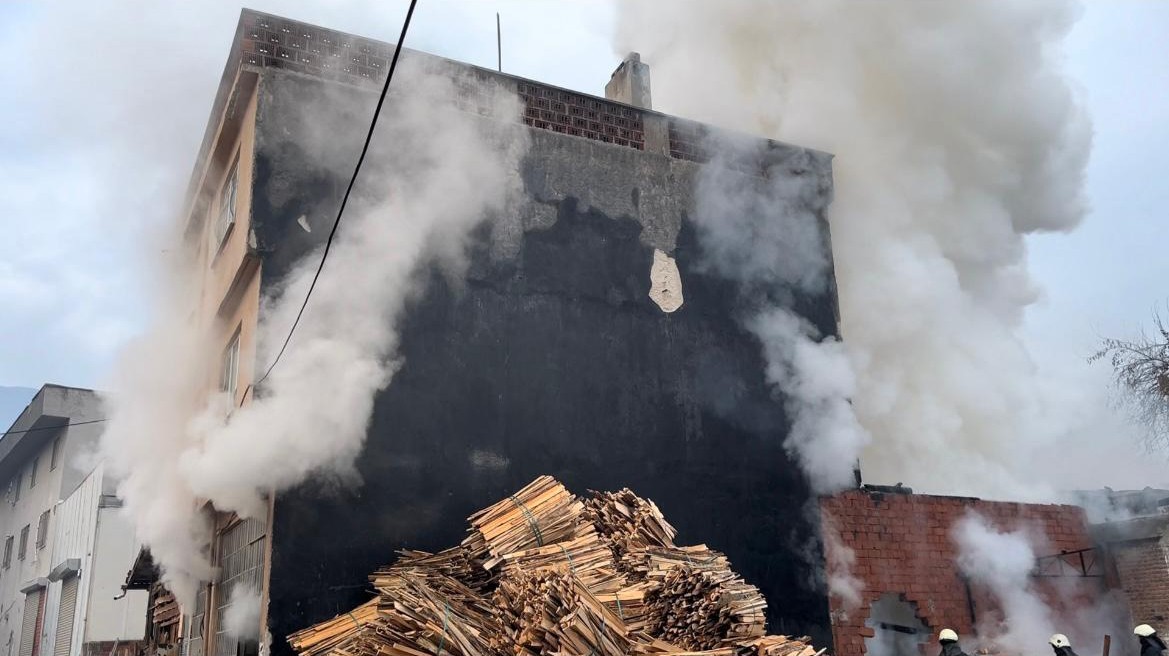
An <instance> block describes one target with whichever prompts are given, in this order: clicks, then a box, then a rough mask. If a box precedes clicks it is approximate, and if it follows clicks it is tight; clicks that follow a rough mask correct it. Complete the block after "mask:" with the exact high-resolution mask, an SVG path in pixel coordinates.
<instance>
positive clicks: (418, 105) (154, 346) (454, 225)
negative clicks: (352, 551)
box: [102, 57, 526, 601]
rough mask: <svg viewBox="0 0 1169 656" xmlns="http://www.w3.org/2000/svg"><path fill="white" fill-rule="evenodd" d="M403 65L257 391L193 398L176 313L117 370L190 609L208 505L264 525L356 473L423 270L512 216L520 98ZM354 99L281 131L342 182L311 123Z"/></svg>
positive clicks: (136, 499) (110, 441)
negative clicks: (304, 488) (296, 490)
mask: <svg viewBox="0 0 1169 656" xmlns="http://www.w3.org/2000/svg"><path fill="white" fill-rule="evenodd" d="M403 62H404V63H403V66H402V67H401V68H400V69H399V72H398V74H397V75H396V76H395V80H394V87H393V89H392V91H391V94H390V98H389V99H388V101H387V105H386V108H385V109H384V110H383V113H384V115H383V116H382V117H381V120H380V121H379V126H378V133H377V136H376V137H375V143H374V146H373V148H372V149H371V151H370V159H368V160H367V163H366V168H364V169H363V177H362V181H363V182H361V183H359V185H358V188H357V190H356V191H355V198H354V200H352V201H351V204H350V207H349V209H348V210H347V211H346V216H345V219H344V222H343V224H342V227H341V230H340V232H339V233H338V236H337V240H336V241H335V243H334V245H333V248H332V250H331V251H330V255H329V260H328V263H327V265H326V267H325V269H324V272H323V273H322V275H321V278H320V280H319V282H318V283H317V286H316V289H315V291H314V293H313V296H312V300H311V302H310V304H309V307H308V309H307V311H306V312H305V314H304V317H303V319H302V320H301V322H300V325H299V327H298V329H297V332H296V334H295V336H294V338H293V340H292V342H291V344H290V346H289V348H288V350H287V351H286V352H285V354H284V356H283V358H282V359H281V361H280V364H279V366H278V367H277V368H276V369H275V370H274V371H273V372H272V374H271V376H270V377H269V378H268V379H267V381H266V382H265V384H264V385H263V387H262V389H261V390H259V391H258V393H257V394H256V395H255V397H254V400H252V402H251V403H249V404H247V405H245V406H243V407H241V408H236V409H234V411H232V412H230V414H228V412H227V411H228V410H230V404H229V403H227V402H226V401H227V400H226V399H223V398H211V399H210V400H208V401H207V403H206V405H205V406H203V407H193V406H192V405H191V403H190V399H196V398H200V395H199V391H200V390H203V389H205V388H206V383H207V381H208V380H210V379H211V378H210V377H209V376H208V375H207V371H206V365H205V364H201V363H207V362H215V361H217V358H215V357H213V352H212V350H211V349H209V348H207V345H205V344H200V343H198V341H197V340H196V339H195V338H194V334H195V329H192V328H186V329H180V330H177V331H176V326H175V325H173V323H174V322H169V321H168V322H164V323H160V324H158V325H156V326H155V327H154V328H152V329H151V330H150V331H149V332H148V333H147V334H146V336H145V337H144V338H143V340H142V345H143V346H142V348H141V349H140V351H139V354H138V355H135V354H134V353H131V354H130V355H128V356H127V358H126V359H125V360H124V363H123V366H122V367H121V368H120V372H121V379H120V380H119V384H118V385H117V386H116V387H115V390H116V391H115V393H114V395H113V399H112V401H113V403H112V406H113V408H114V414H113V415H112V417H111V422H110V424H109V427H108V429H107V431H106V434H105V437H104V439H103V443H102V447H103V455H105V456H106V457H107V458H108V459H109V460H110V462H111V464H112V466H113V467H114V468H115V470H116V472H117V473H118V474H120V475H121V476H123V477H124V482H123V484H122V486H121V487H120V488H119V494H120V496H122V497H123V498H124V499H125V502H126V507H127V509H128V511H129V512H130V513H131V514H132V515H133V517H134V520H135V525H136V528H137V530H138V533H139V536H140V537H141V538H142V540H143V541H144V542H145V543H146V544H147V545H149V546H150V547H151V549H152V551H153V553H154V555H155V558H156V559H157V560H158V561H159V562H160V564H161V566H162V569H163V572H164V578H165V580H166V581H167V582H168V584H169V585H170V586H171V588H172V590H174V591H175V592H176V594H178V595H179V596H180V598H182V599H184V600H186V601H189V600H190V599H192V596H193V590H194V585H195V583H196V582H197V581H199V580H206V579H207V576H208V574H209V572H210V568H209V566H208V561H207V558H206V554H204V553H201V552H200V550H199V548H198V545H200V544H206V542H207V526H206V524H204V523H202V522H201V521H200V520H199V515H198V514H197V513H196V510H195V504H196V500H198V499H205V500H209V501H211V502H212V503H213V504H214V506H215V508H216V509H219V510H226V511H236V512H238V513H239V514H240V515H242V516H245V517H263V516H264V512H265V510H266V504H267V502H266V500H265V495H266V494H267V493H268V492H270V491H273V490H277V491H278V490H282V489H287V488H289V487H291V486H294V485H296V484H298V483H301V482H303V481H305V480H307V479H309V478H310V477H324V478H330V479H334V480H337V479H340V480H344V481H350V482H352V481H355V480H356V479H355V473H354V468H353V463H354V460H355V459H356V457H357V456H358V454H359V453H360V451H361V448H362V446H363V443H364V439H365V431H366V426H367V423H368V421H369V417H370V415H371V413H372V409H373V399H374V396H375V394H376V393H377V392H378V391H379V390H381V389H383V388H384V387H385V386H386V385H388V384H390V381H391V379H392V377H393V375H394V372H395V371H396V370H397V369H398V367H399V366H400V364H401V360H400V357H399V356H398V354H397V345H398V342H397V334H396V328H397V323H398V319H399V317H400V315H401V313H402V311H403V309H404V308H405V307H406V305H407V304H408V303H409V301H410V300H411V298H413V297H414V296H415V295H417V294H418V293H420V292H421V291H422V287H423V281H424V280H425V279H426V275H424V271H425V270H428V268H429V267H430V266H432V265H433V266H435V267H438V268H439V269H440V270H441V271H442V272H444V273H445V274H446V275H447V276H449V277H451V278H452V279H455V280H457V279H459V278H460V277H461V275H462V272H463V270H464V268H465V266H466V261H465V259H464V246H465V242H466V238H467V235H468V233H469V232H470V231H471V230H472V229H473V228H475V227H476V226H477V225H479V224H480V223H482V222H483V221H484V220H486V219H488V218H494V219H495V220H497V221H498V220H502V219H503V218H504V217H514V216H518V212H517V211H516V208H515V206H514V203H515V202H518V196H517V192H518V191H519V188H520V182H519V178H518V165H519V160H520V158H521V157H522V156H523V154H524V151H525V148H526V141H525V140H524V134H525V133H524V132H523V131H522V130H521V129H519V127H518V121H517V117H518V114H519V104H518V101H517V100H516V99H515V98H514V96H511V95H510V94H509V93H507V92H505V91H503V90H502V89H500V88H497V87H483V88H479V87H476V86H475V84H476V83H473V82H471V81H470V80H466V81H462V80H460V81H459V82H458V83H456V81H455V80H453V79H451V76H450V75H449V74H447V73H446V72H444V71H438V72H437V73H435V72H433V71H430V70H424V68H423V67H422V66H421V64H420V62H419V61H416V59H415V58H413V57H411V58H405V59H404V60H403ZM458 85H462V86H463V88H467V87H470V88H474V89H476V90H477V91H478V92H479V93H478V96H477V97H478V100H477V101H475V102H477V103H479V104H478V106H477V107H474V106H473V107H471V108H470V111H467V110H464V109H460V108H459V106H458V105H457V104H456V102H455V100H456V96H457V94H458V93H459V88H460V87H459V86H458ZM352 98H353V96H352V94H348V95H345V94H336V95H323V96H322V97H321V98H319V99H317V100H315V101H310V102H306V103H304V106H303V107H302V112H303V113H304V114H305V115H304V116H303V117H302V118H303V120H299V121H293V122H290V123H289V125H287V126H284V127H285V129H297V128H298V127H305V129H306V130H307V131H306V132H304V133H303V134H298V135H294V136H293V138H294V139H295V140H297V142H298V143H302V144H306V145H308V146H312V145H316V146H319V147H320V148H321V149H322V150H315V149H312V148H307V149H306V151H311V152H318V153H319V154H321V158H320V161H322V162H336V166H337V167H338V170H337V171H335V173H336V174H337V175H338V177H343V176H344V175H345V174H347V173H348V172H349V171H351V170H352V168H351V167H352V162H353V161H355V158H356V154H357V152H356V150H355V149H353V150H352V152H349V153H348V154H349V155H350V156H349V157H345V156H344V155H345V154H346V153H342V152H336V151H335V149H336V148H337V147H336V146H335V145H334V146H332V148H333V149H334V150H333V151H330V146H329V142H330V137H329V135H328V134H326V133H325V132H324V129H323V128H320V127H312V126H319V125H322V124H325V123H327V122H326V121H314V120H312V119H313V116H312V115H313V113H314V112H321V114H320V115H321V116H327V115H335V113H336V112H337V111H339V110H340V109H342V108H341V107H339V106H338V103H345V102H354V101H353V99H352ZM361 103H362V104H361V105H360V106H359V107H356V108H349V109H351V110H353V111H355V112H356V113H357V114H361V115H368V113H369V112H370V111H372V107H373V98H372V96H366V97H364V98H362V99H361ZM476 110H478V111H476ZM337 141H338V140H336V139H335V138H334V139H332V142H333V143H334V144H336V143H337ZM509 203H510V205H509ZM328 220H331V217H329V218H328ZM320 255H321V254H320V251H319V250H316V251H314V252H311V253H309V254H308V255H307V256H305V257H304V258H303V260H302V261H301V262H300V263H299V264H298V265H297V266H296V267H295V268H294V270H293V271H292V272H291V273H290V274H288V276H287V277H286V280H285V282H284V284H283V285H282V286H281V287H280V288H279V289H278V290H277V292H276V293H275V294H274V295H273V296H271V297H270V298H267V299H265V301H264V304H263V306H262V308H261V317H260V322H261V323H260V326H259V333H260V340H261V345H260V349H259V353H258V355H257V356H256V366H257V368H259V369H260V370H261V371H262V370H263V368H264V367H266V366H267V365H268V363H270V362H272V359H273V358H274V357H275V352H276V350H277V349H278V348H279V347H280V344H281V343H282V341H283V338H284V336H285V335H286V333H287V331H288V329H289V327H290V326H291V324H292V320H293V318H294V317H295V314H296V312H297V310H298V309H299V308H300V304H301V302H302V300H303V299H304V296H305V292H306V290H307V287H308V284H309V282H310V280H311V277H312V275H313V272H314V271H315V269H316V266H317V263H318V262H319V259H320ZM193 279H197V277H194V278H193ZM188 298H189V297H188ZM187 307H188V308H189V307H190V306H187ZM166 316H175V317H181V318H185V317H187V316H188V312H182V313H175V314H173V315H166ZM181 336H188V337H187V338H186V339H181V338H180V337H181Z"/></svg>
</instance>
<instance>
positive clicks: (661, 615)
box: [647, 565, 767, 650]
mask: <svg viewBox="0 0 1169 656" xmlns="http://www.w3.org/2000/svg"><path fill="white" fill-rule="evenodd" d="M647 603H648V605H649V607H650V610H649V612H648V615H649V617H650V620H649V621H650V626H649V632H650V633H651V634H652V635H654V636H657V637H658V638H661V639H662V640H665V641H666V642H670V643H674V644H677V645H679V646H681V647H684V648H686V649H691V650H703V649H713V648H716V647H721V646H725V645H728V644H733V643H739V642H742V641H744V640H749V639H752V638H758V637H762V636H763V634H764V632H765V628H766V621H767V618H766V611H767V602H766V601H765V600H764V599H763V595H761V594H759V590H758V589H757V588H755V586H753V585H750V584H748V583H746V582H744V581H743V580H742V579H741V578H739V576H738V575H736V574H735V573H734V572H731V571H729V570H728V571H726V572H714V571H701V570H695V569H694V568H692V567H691V566H689V565H681V566H678V567H674V568H673V569H670V570H669V571H668V573H667V574H666V575H665V576H664V577H663V578H662V579H661V582H660V583H658V584H657V585H656V587H655V589H654V590H653V592H651V593H650V595H649V598H648V601H647Z"/></svg>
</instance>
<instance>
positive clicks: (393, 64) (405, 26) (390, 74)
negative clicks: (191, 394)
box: [245, 0, 418, 396]
mask: <svg viewBox="0 0 1169 656" xmlns="http://www.w3.org/2000/svg"><path fill="white" fill-rule="evenodd" d="M416 4H418V0H410V7H409V8H408V9H407V10H406V20H405V21H403V22H402V34H401V36H399V37H398V43H397V45H395V46H394V58H393V60H391V61H390V68H389V70H388V71H387V72H386V83H385V85H383V86H382V94H381V96H380V97H378V101H377V108H376V109H374V112H373V120H372V121H370V124H369V132H368V133H367V134H366V135H365V145H363V146H362V147H361V156H360V157H358V158H357V166H355V167H354V168H353V176H352V177H351V178H350V179H349V186H348V187H347V188H346V189H345V196H343V197H342V198H341V207H340V209H338V210H337V218H336V219H335V220H334V221H333V229H332V230H330V231H329V238H328V239H326V240H325V251H324V252H323V253H322V254H321V262H320V264H318V265H317V272H316V273H315V274H313V281H312V282H311V283H310V284H309V286H308V292H307V293H306V294H305V295H304V302H303V303H301V306H300V311H298V312H297V313H296V319H295V320H294V321H293V322H292V328H291V329H289V331H288V336H287V337H285V338H284V344H283V345H282V346H281V347H280V351H279V352H278V353H277V354H276V359H274V360H272V364H271V365H269V366H268V370H267V371H265V372H264V375H263V376H261V377H260V380H257V381H256V382H255V386H256V387H259V386H260V385H261V384H262V383H263V382H264V381H265V380H267V379H268V374H270V373H272V370H273V369H275V368H276V364H277V363H278V362H280V357H281V356H283V355H284V350H285V349H287V348H288V342H290V341H291V340H292V334H293V333H294V332H296V327H297V326H298V325H300V318H301V317H302V316H303V315H304V309H305V308H306V307H308V300H309V298H310V297H311V296H312V295H313V289H315V288H316V286H317V279H318V278H320V277H321V270H322V269H324V268H325V260H326V259H328V257H329V248H330V247H331V246H332V245H333V237H334V236H336V234H337V228H338V227H339V226H340V225H341V215H343V214H344V213H345V206H346V205H347V204H348V203H349V195H350V193H352V191H353V185H354V184H355V183H356V182H357V174H358V172H359V171H361V165H362V163H364V162H365V155H366V153H368V152H369V144H370V142H371V141H372V140H373V131H374V128H375V127H376V126H377V120H378V116H380V115H381V113H382V105H383V104H385V102H386V94H387V92H389V90H390V80H392V79H394V70H395V69H396V68H397V67H398V57H399V55H401V54H402V42H403V41H405V40H406V32H407V31H408V30H409V29H410V19H411V18H412V17H413V16H414V6H415V5H416ZM245 396H246V392H245Z"/></svg>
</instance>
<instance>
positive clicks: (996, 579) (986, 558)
mask: <svg viewBox="0 0 1169 656" xmlns="http://www.w3.org/2000/svg"><path fill="white" fill-rule="evenodd" d="M952 537H953V539H954V542H955V543H957V545H958V548H959V556H958V567H959V568H961V570H962V572H963V573H965V574H966V575H967V576H968V577H970V580H971V581H972V582H974V583H977V584H980V585H982V586H985V587H986V588H987V589H988V590H989V591H990V592H991V593H992V594H993V595H994V596H995V598H996V599H997V601H998V603H999V604H1000V606H1001V608H1002V611H1003V616H1004V617H1005V621H1004V622H1003V623H1001V624H999V625H995V626H987V625H983V626H979V627H978V631H979V636H980V638H981V639H983V640H987V641H990V642H992V643H994V644H995V645H997V646H999V647H1001V648H1005V649H1007V650H1009V651H1010V652H1012V653H1020V654H1021V653H1027V652H1028V651H1029V650H1030V648H1032V647H1033V646H1034V645H1041V644H1043V643H1044V642H1045V641H1046V640H1047V639H1048V638H1049V637H1050V636H1051V635H1052V634H1054V633H1065V634H1069V635H1070V633H1071V631H1070V629H1067V628H1066V627H1059V628H1060V629H1063V630H1057V626H1056V622H1055V618H1054V617H1053V615H1052V612H1051V609H1049V608H1048V607H1047V604H1046V603H1044V601H1043V599H1042V598H1041V597H1040V595H1039V592H1038V591H1037V590H1035V589H1034V587H1033V585H1032V579H1031V571H1032V569H1033V568H1034V567H1035V556H1036V555H1037V554H1036V553H1035V551H1034V549H1032V547H1031V539H1030V538H1029V537H1028V536H1027V534H1026V533H1025V532H1023V531H1015V532H1003V531H999V530H998V529H997V528H995V527H994V526H993V525H991V524H990V523H989V522H988V521H987V520H986V519H985V518H983V517H982V516H980V515H977V514H970V515H967V516H966V517H964V518H963V519H962V520H961V521H959V522H958V523H957V524H956V525H955V526H954V529H953V535H952Z"/></svg>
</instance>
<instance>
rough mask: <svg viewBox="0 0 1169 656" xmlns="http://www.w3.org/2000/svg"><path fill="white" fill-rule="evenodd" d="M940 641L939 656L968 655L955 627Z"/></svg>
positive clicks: (942, 634) (943, 631) (945, 631)
mask: <svg viewBox="0 0 1169 656" xmlns="http://www.w3.org/2000/svg"><path fill="white" fill-rule="evenodd" d="M938 642H939V643H940V644H941V645H942V652H941V653H940V654H939V655H938V656H966V652H964V651H962V648H961V647H959V646H958V634H957V633H955V632H954V630H953V629H942V632H941V633H939V634H938ZM1141 656H1144V654H1142V655H1141Z"/></svg>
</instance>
